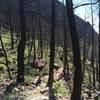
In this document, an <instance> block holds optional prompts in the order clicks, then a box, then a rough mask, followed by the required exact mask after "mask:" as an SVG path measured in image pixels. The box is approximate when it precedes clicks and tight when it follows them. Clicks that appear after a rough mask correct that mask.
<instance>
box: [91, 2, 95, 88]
mask: <svg viewBox="0 0 100 100" xmlns="http://www.w3.org/2000/svg"><path fill="white" fill-rule="evenodd" d="M91 3H92V0H91ZM91 19H92V29H91V33H92V52H91V67H92V68H93V86H95V67H94V29H93V27H94V23H93V7H92V5H91Z"/></svg>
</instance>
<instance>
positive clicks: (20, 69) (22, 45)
mask: <svg viewBox="0 0 100 100" xmlns="http://www.w3.org/2000/svg"><path fill="white" fill-rule="evenodd" d="M19 14H20V31H21V37H20V41H19V45H18V55H17V62H18V65H17V67H18V69H17V70H18V75H17V82H18V83H21V82H24V50H25V44H26V20H25V9H24V0H19Z"/></svg>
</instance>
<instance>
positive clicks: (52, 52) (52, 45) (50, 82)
mask: <svg viewBox="0 0 100 100" xmlns="http://www.w3.org/2000/svg"><path fill="white" fill-rule="evenodd" d="M51 1H52V2H51V37H50V67H49V78H48V84H47V86H48V87H51V88H52V85H53V67H54V57H55V1H56V0H51Z"/></svg>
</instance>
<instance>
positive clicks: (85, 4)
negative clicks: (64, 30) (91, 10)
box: [73, 0, 99, 9]
mask: <svg viewBox="0 0 100 100" xmlns="http://www.w3.org/2000/svg"><path fill="white" fill-rule="evenodd" d="M98 2H99V0H97V1H96V2H94V3H84V4H80V5H77V6H75V7H73V9H76V8H79V7H82V6H87V5H95V4H97V3H98Z"/></svg>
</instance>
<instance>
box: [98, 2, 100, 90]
mask: <svg viewBox="0 0 100 100" xmlns="http://www.w3.org/2000/svg"><path fill="white" fill-rule="evenodd" d="M98 53H99V57H98V58H99V90H100V1H99V52H98Z"/></svg>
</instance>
